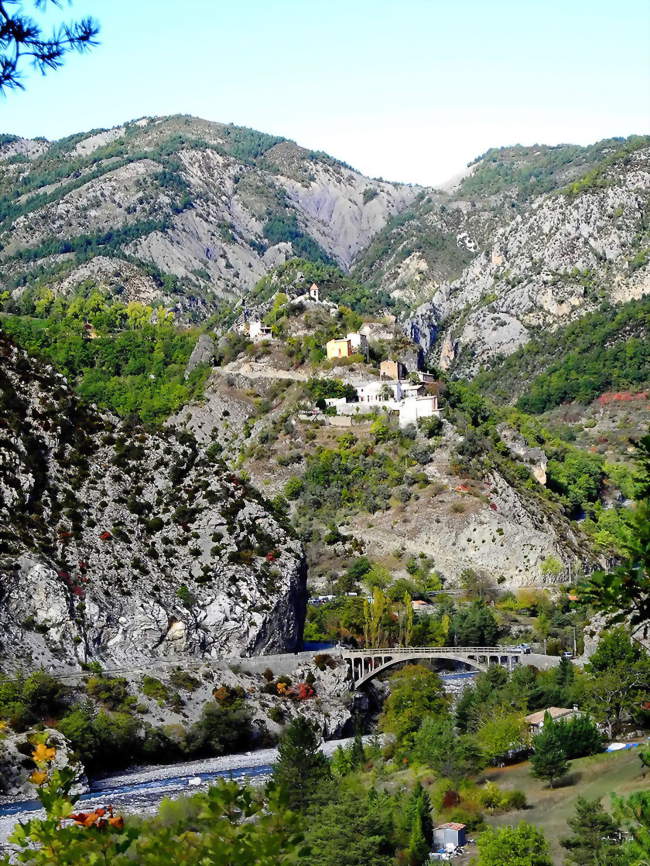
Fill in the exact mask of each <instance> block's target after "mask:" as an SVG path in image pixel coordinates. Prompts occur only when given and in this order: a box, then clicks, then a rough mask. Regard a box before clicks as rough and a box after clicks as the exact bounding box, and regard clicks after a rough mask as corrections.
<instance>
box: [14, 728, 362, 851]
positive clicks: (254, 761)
mask: <svg viewBox="0 0 650 866" xmlns="http://www.w3.org/2000/svg"><path fill="white" fill-rule="evenodd" d="M368 739H370V738H369V737H364V740H368ZM350 742H351V739H350V738H347V739H342V740H329V741H328V742H326V743H323V745H322V746H321V749H322V751H323V752H324V753H325V754H326V755H331V754H333V752H334V751H335V750H336V749H337V748H338V747H339V746H344V745H347V744H348V743H350ZM276 758H277V749H275V748H274V749H258V750H256V751H254V752H246V753H242V754H237V755H224V756H222V757H220V758H206V759H204V760H199V761H186V762H184V763H180V764H163V765H160V766H147V767H136V768H134V769H132V770H129V771H128V772H124V773H119V774H116V775H113V776H109V777H107V778H105V779H98V780H96V781H94V782H92V784H91V789H90V791H89V792H88V793H87V794H83V795H82V796H81V797H80V798H79V800H78V801H77V808H78V809H82V810H83V811H92V810H93V809H95V808H98V807H100V806H107V805H109V804H111V805H112V806H113V807H114V808H115V810H116V811H117V812H120V813H122V814H127V815H128V814H133V813H137V814H140V815H144V814H153V813H154V812H155V811H156V810H157V808H158V806H159V804H160V802H161V800H163V799H165V798H170V799H176V798H178V797H182V796H186V795H189V794H195V793H196V792H197V791H205V790H207V788H208V787H209V786H210V785H211V784H213V783H214V782H215V781H216V780H217V779H235V780H236V781H238V782H249V783H251V784H262V783H263V782H265V781H266V780H267V779H269V777H270V775H271V772H272V767H273V763H274V762H275V760H276ZM37 817H41V818H42V817H44V813H43V810H42V809H41V807H40V803H39V802H38V800H21V801H19V802H16V803H8V804H5V805H3V806H0V847H1V845H2V843H3V842H6V840H7V838H8V836H9V834H10V833H11V831H12V829H13V827H14V825H15V824H16V823H17V822H18V821H26V820H28V819H30V818H37Z"/></svg>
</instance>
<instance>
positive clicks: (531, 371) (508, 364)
mask: <svg viewBox="0 0 650 866" xmlns="http://www.w3.org/2000/svg"><path fill="white" fill-rule="evenodd" d="M648 334H650V296H646V297H643V298H640V299H639V300H633V301H628V302H627V303H625V304H621V305H620V306H614V305H612V304H604V305H603V306H602V307H601V308H600V309H599V310H598V311H596V312H594V313H589V314H587V315H586V316H583V318H581V319H578V321H576V322H572V323H571V324H570V325H567V326H565V327H561V328H558V329H557V330H555V331H548V330H544V331H540V332H539V333H538V334H536V335H535V336H534V337H533V338H532V339H531V340H530V341H529V342H528V343H526V345H525V346H522V347H521V348H520V349H517V351H516V352H513V354H512V355H510V356H509V357H507V358H505V359H503V360H501V361H499V362H497V363H495V364H493V365H492V366H491V368H489V369H488V370H486V371H484V372H482V373H480V374H479V375H478V376H476V377H475V379H474V383H475V385H476V386H477V387H478V388H480V389H481V390H482V391H484V392H486V393H488V394H490V395H491V396H492V397H493V398H495V399H498V400H499V401H502V402H511V401H514V400H516V401H517V406H518V408H520V409H522V410H523V411H524V412H532V413H541V412H545V411H546V410H548V409H551V408H553V407H554V406H558V405H559V404H561V403H566V402H570V401H573V400H575V401H578V402H580V403H590V402H591V401H592V400H594V399H595V398H596V397H598V396H599V395H600V394H602V393H603V392H605V391H621V390H628V389H630V390H639V389H641V388H645V387H647V386H648V385H649V384H650V342H649V341H648Z"/></svg>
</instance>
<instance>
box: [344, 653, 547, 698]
mask: <svg viewBox="0 0 650 866" xmlns="http://www.w3.org/2000/svg"><path fill="white" fill-rule="evenodd" d="M341 657H342V658H343V659H345V663H346V664H347V667H348V677H349V679H350V680H351V681H352V683H353V684H354V687H355V688H358V687H359V686H362V685H363V684H364V683H366V682H368V680H371V679H372V678H373V677H376V676H377V674H380V673H381V672H382V671H385V670H387V669H388V668H391V667H394V666H395V665H397V664H401V663H403V662H417V661H422V660H423V659H429V660H432V659H441V660H443V661H453V662H461V663H462V664H465V665H468V666H469V667H472V668H474V669H475V670H478V671H486V670H487V669H488V667H489V666H490V665H502V666H503V667H504V668H507V669H508V670H513V669H514V668H515V667H517V665H520V664H522V662H523V663H525V664H529V665H531V664H532V665H535V667H540V668H545V667H549V666H551V664H557V662H559V659H554V657H552V656H540V655H531V654H530V653H525V652H524V650H520V649H514V648H512V647H498V646H469V647H445V646H426V647H417V646H415V647H414V646H411V647H390V648H388V649H363V650H342V652H341ZM547 659H554V661H553V662H549V661H547Z"/></svg>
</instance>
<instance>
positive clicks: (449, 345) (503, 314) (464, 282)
mask: <svg viewBox="0 0 650 866" xmlns="http://www.w3.org/2000/svg"><path fill="white" fill-rule="evenodd" d="M649 200H650V148H648V147H641V148H639V149H638V150H636V151H634V152H632V153H631V154H629V155H628V156H627V157H625V159H621V160H618V161H614V162H613V163H612V164H611V165H608V166H607V167H606V168H603V169H602V171H601V173H600V174H599V175H598V176H597V177H596V178H595V179H594V181H593V182H592V183H591V184H585V187H584V188H583V189H582V191H579V192H573V191H568V192H562V193H559V194H558V193H553V194H548V195H544V196H540V197H539V198H537V199H535V200H534V201H533V202H532V204H531V206H530V207H529V208H528V210H526V211H525V212H523V213H520V214H517V216H515V217H514V219H512V220H511V221H510V222H509V223H507V224H506V225H505V226H503V227H502V228H500V229H499V230H498V231H496V232H495V234H494V236H493V238H492V241H491V244H490V246H489V247H488V248H487V249H486V250H485V251H484V252H483V253H481V254H480V255H479V256H477V257H476V258H475V259H474V261H473V262H472V263H471V264H470V265H469V266H468V267H467V268H466V270H465V271H464V272H463V274H462V275H461V276H460V277H459V278H458V279H457V280H455V281H454V282H451V283H443V284H441V285H440V286H439V287H438V288H437V289H436V291H435V292H434V294H433V296H432V298H431V300H430V302H428V303H427V304H425V305H423V306H422V307H420V308H419V309H418V310H417V313H416V315H415V316H414V317H413V318H412V319H410V320H409V321H408V323H407V330H408V332H409V333H410V334H411V335H412V336H413V337H414V338H417V339H418V340H419V341H420V342H421V344H422V345H423V346H424V347H425V348H430V347H431V346H432V345H433V344H434V342H435V341H436V339H437V337H438V335H439V332H440V330H441V329H443V328H444V329H445V331H446V337H445V343H444V352H443V351H442V347H443V344H442V343H440V342H439V343H438V347H437V360H438V361H439V362H440V364H441V366H443V367H445V368H451V369H453V370H454V371H456V372H457V373H459V374H463V375H471V374H473V373H475V372H477V371H478V369H479V368H480V367H481V365H483V364H485V363H486V362H488V361H489V360H490V359H491V358H495V357H497V356H503V355H507V354H510V353H511V352H513V351H514V350H515V349H516V348H517V347H518V346H520V345H522V344H523V343H525V342H526V341H527V340H528V339H529V338H530V335H531V334H532V333H534V331H535V330H536V329H537V330H538V329H542V328H554V327H556V326H558V325H562V324H567V323H568V322H570V321H572V320H573V319H576V318H578V317H579V316H582V315H584V314H585V313H587V312H590V311H592V310H594V309H596V308H597V307H598V305H599V304H600V303H601V302H602V301H603V300H605V299H607V300H610V301H613V302H620V301H624V300H629V299H631V298H639V297H641V296H642V295H643V294H646V293H647V292H649V291H650V266H649V265H648V263H647V254H646V252H645V248H646V246H647V243H648V240H647V236H646V232H647V229H646V220H647V216H646V215H647V209H648V205H649ZM644 244H645V246H644ZM427 326H428V327H427ZM450 349H451V351H450Z"/></svg>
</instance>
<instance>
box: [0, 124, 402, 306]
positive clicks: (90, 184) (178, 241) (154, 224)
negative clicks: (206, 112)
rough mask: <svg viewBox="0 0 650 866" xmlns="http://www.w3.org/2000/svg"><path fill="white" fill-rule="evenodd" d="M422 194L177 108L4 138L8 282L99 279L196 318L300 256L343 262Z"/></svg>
mask: <svg viewBox="0 0 650 866" xmlns="http://www.w3.org/2000/svg"><path fill="white" fill-rule="evenodd" d="M417 192H418V189H417V188H415V187H409V186H405V185H400V184H391V183H386V182H383V181H371V180H370V179H368V178H366V177H364V176H363V175H361V174H359V173H358V172H356V171H354V170H353V169H351V168H350V167H349V166H346V165H344V164H343V163H340V162H338V161H336V160H334V159H331V158H330V157H328V156H327V155H326V154H321V153H315V152H312V151H308V150H305V149H304V148H301V147H298V146H297V145H296V144H294V143H293V142H290V141H287V140H285V139H283V138H280V137H277V136H270V135H266V134H264V133H259V132H255V131H254V130H249V129H244V128H241V127H235V126H232V125H225V124H219V123H209V122H207V121H203V120H200V119H198V118H192V117H187V116H172V117H162V118H142V119H140V120H137V121H133V122H130V123H127V124H125V125H123V126H121V127H117V128H114V129H111V130H101V131H95V132H91V133H80V134H78V135H73V136H70V137H68V138H66V139H62V140H61V141H57V142H53V143H50V142H47V141H45V140H36V141H26V140H22V139H17V138H16V137H15V136H11V135H5V136H4V137H3V141H0V196H1V198H0V244H1V246H2V251H1V253H0V280H1V281H2V284H4V286H5V287H6V289H8V290H9V291H10V292H12V293H13V294H15V295H20V291H21V290H22V289H23V287H25V286H29V285H33V284H34V283H39V282H40V283H41V284H43V283H46V284H47V285H49V286H50V287H61V288H62V289H64V290H65V289H72V288H74V286H75V285H77V284H78V283H80V282H82V281H83V280H85V279H94V280H96V281H98V282H100V283H101V284H104V285H107V286H109V287H110V288H111V289H112V290H113V291H114V292H115V293H118V294H119V293H122V294H125V296H126V297H127V298H128V299H133V298H135V299H137V300H140V301H146V302H151V301H154V300H159V301H164V302H165V304H166V305H169V306H175V307H176V308H177V309H178V310H179V311H183V312H184V313H185V314H186V315H190V314H192V315H194V317H195V318H197V317H201V316H203V315H205V313H206V312H207V311H210V310H212V309H214V307H215V305H216V304H217V302H218V301H219V300H222V299H224V298H230V299H232V298H233V297H235V298H236V297H239V296H240V295H241V294H242V293H244V292H245V291H246V290H247V289H248V288H250V287H251V286H252V285H253V284H254V283H255V282H256V281H257V280H258V279H259V278H260V277H261V276H263V275H264V273H266V271H267V270H268V269H269V268H270V267H271V266H273V265H275V264H277V263H279V262H283V261H284V260H285V259H287V258H289V257H291V256H296V255H302V256H304V257H306V258H310V259H315V260H324V261H332V262H336V263H338V264H340V265H341V266H343V267H344V268H347V267H348V266H349V265H350V264H351V262H352V260H353V258H354V257H355V255H357V253H358V252H359V251H360V250H361V249H363V248H364V247H365V246H366V245H367V244H368V242H369V240H370V239H371V238H372V236H373V235H374V234H375V233H376V232H377V231H378V230H379V229H381V228H382V227H383V226H384V225H385V223H386V221H387V220H388V219H389V217H390V216H392V215H393V214H395V213H397V212H398V211H400V210H401V209H402V208H403V207H405V206H406V205H407V204H408V203H410V202H411V201H412V200H413V199H414V197H415V196H416V194H417Z"/></svg>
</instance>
